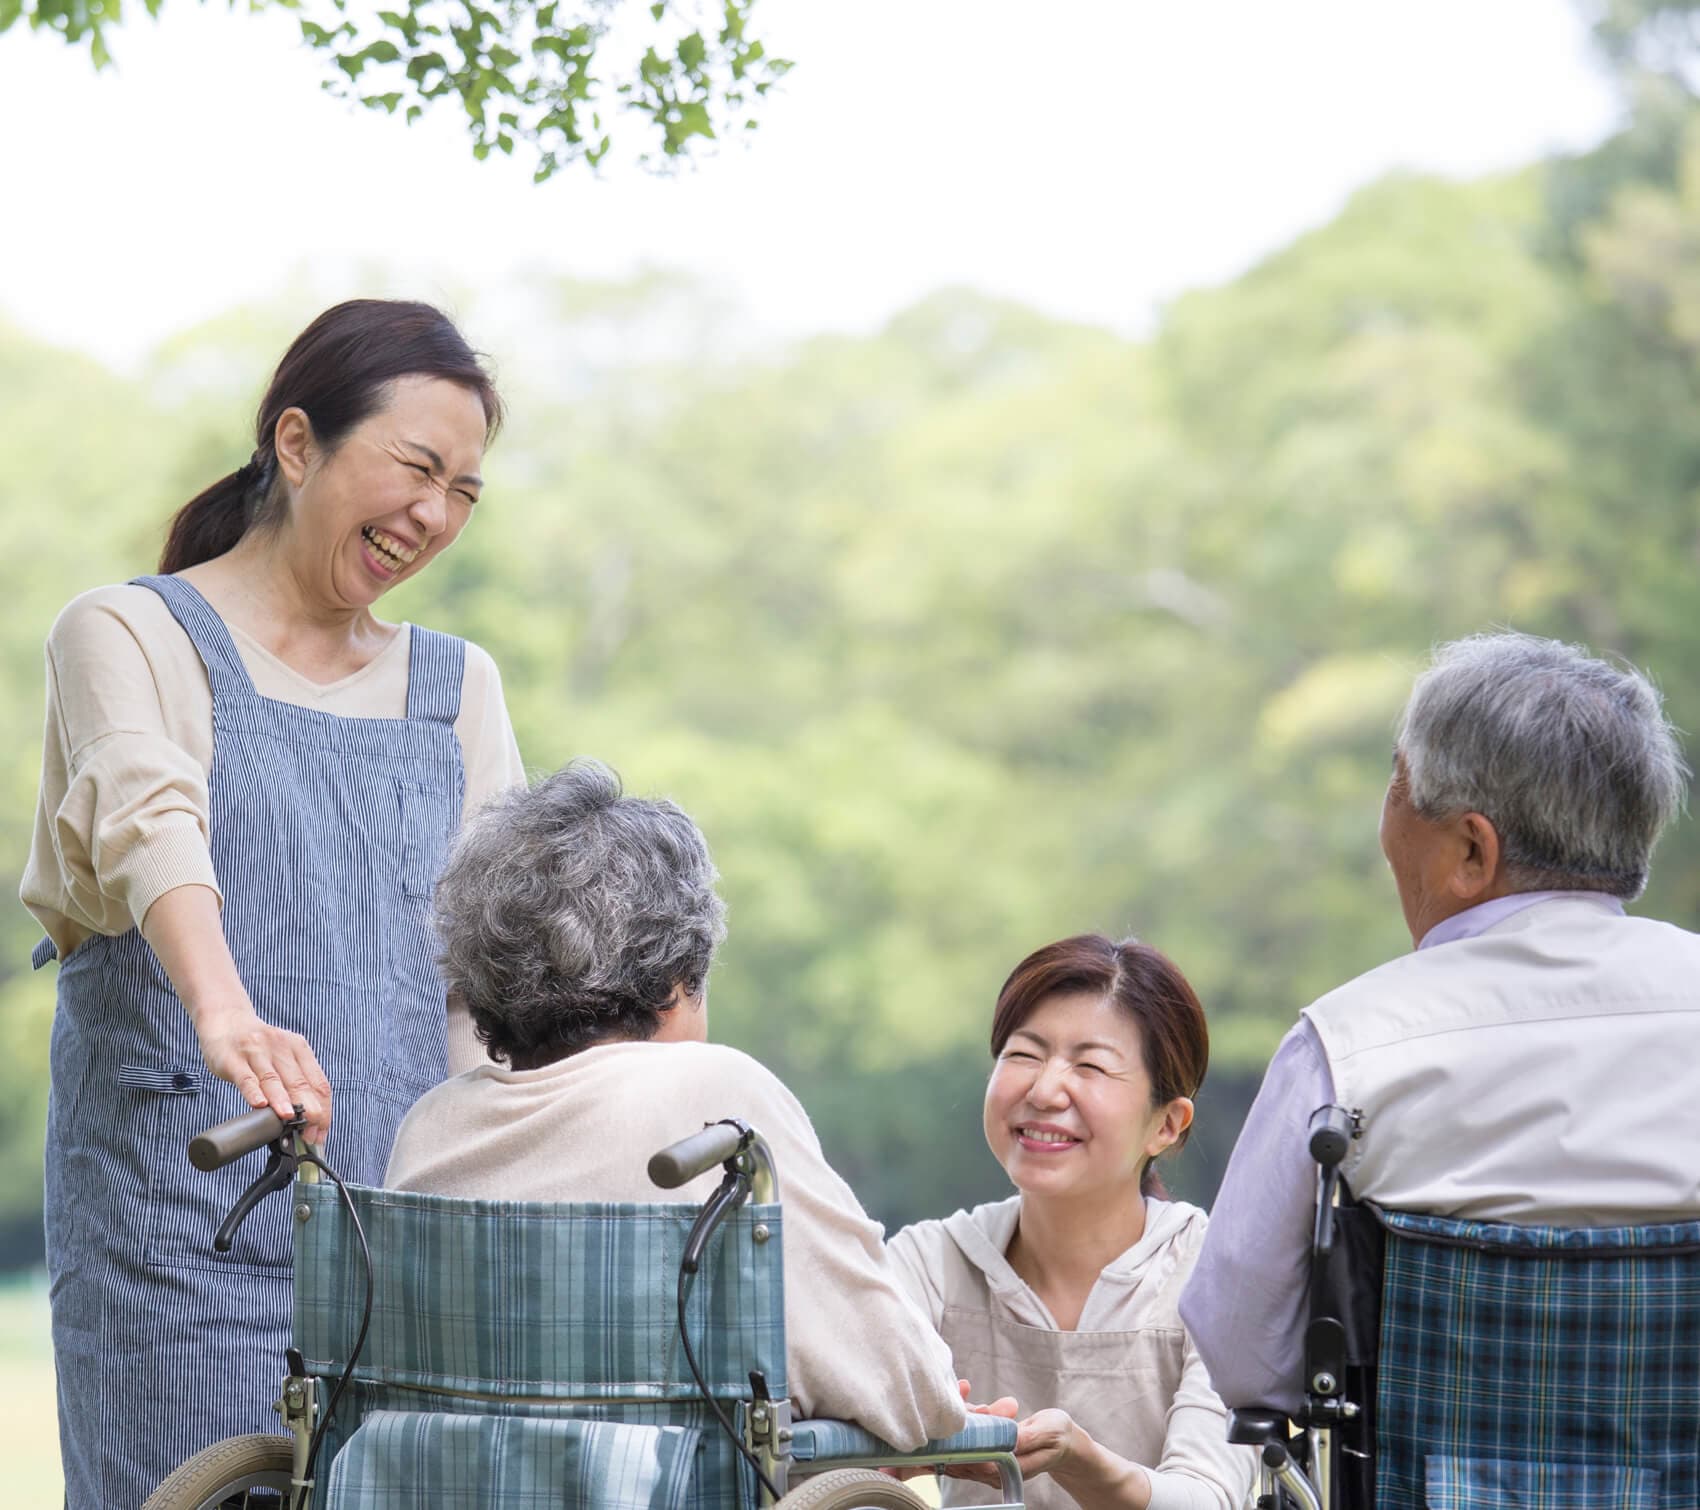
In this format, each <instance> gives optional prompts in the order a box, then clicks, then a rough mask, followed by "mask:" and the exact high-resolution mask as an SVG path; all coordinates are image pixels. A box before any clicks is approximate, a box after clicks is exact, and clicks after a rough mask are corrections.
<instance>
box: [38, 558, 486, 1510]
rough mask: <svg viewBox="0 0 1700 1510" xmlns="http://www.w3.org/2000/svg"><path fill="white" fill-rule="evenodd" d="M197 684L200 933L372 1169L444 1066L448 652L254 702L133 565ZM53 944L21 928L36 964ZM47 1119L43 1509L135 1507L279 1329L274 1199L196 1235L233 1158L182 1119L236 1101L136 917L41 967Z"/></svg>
mask: <svg viewBox="0 0 1700 1510" xmlns="http://www.w3.org/2000/svg"><path fill="white" fill-rule="evenodd" d="M138 581H139V583H140V584H141V585H143V586H146V587H150V588H152V589H153V590H154V591H155V592H157V593H158V594H159V595H160V596H161V597H162V598H163V599H164V600H165V602H166V604H167V606H168V607H169V608H170V610H171V612H172V614H173V616H174V617H175V618H176V619H177V622H178V623H179V624H181V625H182V626H183V629H184V630H185V632H186V633H187V634H188V636H189V638H190V639H191V640H192V641H193V642H194V645H195V648H196V650H197V651H199V652H200V656H201V659H202V661H203V662H204V663H205V665H206V669H207V678H208V681H209V682H210V683H211V687H212V706H213V757H212V767H211V770H210V772H209V774H208V793H209V797H210V821H209V828H210V832H211V838H212V861H213V869H214V873H215V874H216V875H217V876H218V879H219V884H220V886H221V887H222V888H223V890H224V933H225V937H226V939H227V940H228V941H229V944H230V951H231V954H232V955H233V956H234V958H235V961H236V968H237V971H238V972H239V973H240V975H241V977H242V982H243V984H244V985H245V986H246V987H247V988H248V992H249V995H250V996H251V997H252V999H253V1002H254V1006H255V1009H256V1010H257V1011H258V1012H259V1014H260V1016H261V1017H262V1018H263V1019H264V1020H265V1021H267V1022H269V1023H273V1024H276V1025H277V1026H280V1027H285V1028H290V1029H293V1030H294V1031H295V1032H298V1033H301V1034H303V1035H304V1036H305V1037H306V1039H307V1041H308V1042H309V1043H310V1044H311V1045H312V1047H313V1052H314V1053H315V1054H316V1055H317V1056H318V1060H319V1063H320V1065H322V1066H323V1068H324V1071H325V1074H326V1075H327V1077H328V1078H329V1079H330V1082H331V1087H332V1095H333V1113H334V1115H333V1121H332V1126H331V1131H330V1137H329V1141H328V1146H327V1149H326V1156H327V1158H328V1160H329V1161H330V1163H331V1165H332V1167H333V1168H335V1169H336V1170H337V1171H338V1172H339V1173H340V1174H342V1175H343V1176H344V1177H345V1178H348V1179H350V1180H358V1181H361V1182H362V1183H366V1184H373V1185H376V1184H380V1183H381V1182H382V1180H383V1175H384V1165H385V1163H386V1161H387V1160H388V1157H389V1151H390V1145H391V1143H392V1142H393V1141H394V1138H395V1131H396V1128H397V1126H398V1125H399V1124H400V1122H401V1119H402V1116H403V1114H404V1113H405V1112H406V1111H407V1109H408V1107H409V1106H410V1105H411V1104H412V1103H413V1101H414V1100H415V1099H416V1098H417V1097H418V1096H419V1095H420V1094H421V1093H422V1092H423V1091H425V1090H427V1089H429V1088H430V1087H431V1086H433V1085H435V1084H436V1083H437V1082H438V1081H440V1080H442V1079H443V1077H444V1076H445V1074H446V1073H447V1047H446V1044H445V1041H444V1030H445V1002H444V990H443V985H442V981H441V979H440V977H439V975H438V973H437V969H436V965H435V962H434V943H433V937H432V932H431V926H430V896H431V889H432V886H433V884H434V882H435V880H436V877H437V873H438V870H439V869H440V868H441V865H442V861H443V858H444V854H445V852H446V850H447V847H448V843H449V839H450V837H451V835H452V834H453V832H454V830H455V828H456V827H457V825H458V824H459V821H460V812H461V799H462V792H463V789H464V784H465V775H464V769H463V766H462V763H461V752H460V742H459V740H458V739H457V738H456V736H455V731H454V722H455V719H456V717H457V716H458V714H459V711H460V695H461V677H462V672H463V670H464V667H465V657H466V646H465V644H464V643H463V642H462V641H460V640H457V639H453V638H451V637H449V636H447V635H441V634H434V633H432V632H431V631H429V630H425V629H418V628H415V629H414V630H413V631H412V647H411V658H410V660H409V665H408V687H407V716H406V717H405V718H400V719H384V718H339V717H336V716H335V715H332V714H328V713H321V712H319V711H317V710H316V709H312V708H300V707H296V706H294V705H293V704H290V703H284V702H276V701H273V700H272V699H270V698H265V697H261V696H260V695H259V694H258V693H257V692H256V691H255V689H254V684H253V681H252V680H251V679H250V677H249V675H248V672H247V668H246V667H244V666H243V664H242V658H241V656H240V655H239V654H238V653H237V650H236V646H235V644H234V643H233V642H232V640H231V638H230V634H229V631H228V630H227V629H226V628H225V626H224V623H223V621H222V620H221V619H220V618H219V617H218V615H217V614H216V613H215V612H214V611H213V609H212V608H211V606H210V605H209V604H208V603H207V601H206V600H205V599H204V598H203V597H201V595H200V594H199V593H198V592H197V591H196V590H195V589H194V588H192V587H190V586H189V585H188V584H187V583H186V582H183V581H181V580H180V579H178V578H176V577H144V578H139V579H138ZM51 957H52V946H51V945H50V944H47V943H46V941H45V940H44V941H43V946H41V947H39V948H38V949H37V963H38V964H40V963H44V962H45V960H46V959H48V958H51ZM51 1063H52V1088H51V1096H50V1100H49V1106H48V1130H47V1258H48V1268H49V1272H50V1275H51V1281H52V1289H51V1293H52V1301H53V1346H54V1356H55V1361H56V1363H57V1366H58V1388H59V1423H60V1442H61V1446H62V1449H63V1460H64V1468H65V1484H66V1498H67V1503H68V1504H69V1505H70V1506H72V1507H78V1510H80V1507H84V1506H91V1507H92V1506H100V1507H109V1506H110V1507H122V1510H135V1507H137V1506H139V1505H140V1504H141V1502H142V1500H144V1499H145V1498H146V1497H147V1496H148V1494H149V1493H151V1492H152V1490H153V1488H154V1486H155V1485H156V1484H157V1483H158V1482H159V1480H160V1479H162V1478H164V1476H165V1475H166V1474H167V1473H168V1472H169V1471H170V1470H171V1469H172V1468H174V1467H176V1465H177V1464H178V1463H180V1462H182V1461H183V1460H184V1459H185V1458H187V1457H189V1456H190V1455H191V1454H193V1453H195V1452H198V1451H199V1450H200V1449H201V1448H203V1447H205V1446H207V1445H208V1444H209V1443H211V1442H214V1441H217V1440H218V1439H220V1438H222V1437H227V1436H231V1435H235V1434H239V1433H243V1432H256V1431H276V1430H278V1429H279V1423H278V1420H277V1417H276V1416H275V1415H274V1414H273V1412H272V1408H271V1406H272V1401H273V1400H275V1399H276V1398H277V1395H278V1385H279V1383H280V1381H281V1380H282V1378H283V1374H284V1362H283V1351H284V1348H285V1347H286V1346H287V1345H288V1343H289V1332H290V1247H291V1242H290V1230H289V1222H290V1212H291V1203H290V1201H289V1200H288V1199H287V1198H286V1197H283V1196H273V1197H272V1198H271V1199H270V1200H268V1201H266V1202H265V1203H263V1204H262V1205H261V1206H260V1207H259V1208H258V1209H257V1210H256V1211H255V1212H254V1213H253V1215H251V1216H250V1217H249V1218H248V1221H247V1224H246V1226H244V1227H243V1229H242V1231H241V1233H240V1234H239V1235H238V1237H237V1239H236V1245H235V1246H234V1247H233V1248H232V1249H231V1251H230V1253H229V1254H228V1255H226V1256H223V1257H221V1256H219V1255H217V1254H215V1253H214V1252H213V1251H212V1237H213V1233H214V1231H215V1229H216V1228H217V1226H218V1224H219V1222H220V1221H221V1220H222V1219H223V1217H224V1215H225V1213H226V1212H227V1211H228V1210H229V1209H230V1207H231V1206H232V1205H234V1204H235V1202H236V1199H237V1196H238V1195H239V1193H240V1192H241V1191H242V1189H243V1188H245V1186H246V1185H247V1184H248V1182H249V1181H250V1180H251V1179H252V1178H253V1177H254V1176H255V1175H256V1174H258V1172H259V1170H260V1167H261V1162H262V1160H261V1156H260V1155H257V1154H255V1155H250V1156H249V1157H248V1158H245V1159H239V1160H237V1162H236V1163H235V1164H234V1165H232V1166H230V1167H229V1168H226V1169H224V1170H221V1171H219V1172H218V1173H217V1174H211V1175H208V1174H202V1173H200V1172H199V1171H197V1170H195V1169H193V1168H192V1167H191V1166H190V1164H189V1161H188V1156H187V1152H186V1150H187V1145H188V1141H189V1138H190V1136H191V1135H192V1134H193V1133H194V1132H196V1131H197V1130H198V1129H200V1128H203V1127H206V1126H209V1125H210V1124H212V1123H214V1122H217V1121H220V1120H221V1119H223V1118H225V1117H230V1116H234V1115H236V1114H237V1113H239V1112H242V1111H245V1110H246V1109H247V1103H246V1102H245V1101H244V1100H243V1099H242V1097H241V1096H240V1095H239V1094H238V1093H237V1092H236V1090H235V1089H234V1087H232V1086H229V1085H227V1084H225V1082H224V1081H222V1080H219V1079H217V1078H215V1077H214V1076H212V1075H210V1074H209V1073H208V1072H207V1070H206V1067H205V1065H204V1063H203V1062H202V1059H201V1055H200V1049H199V1046H198V1044H197V1041H196V1038H195V1033H194V1030H193V1028H192V1027H191V1025H190V1022H189V1018H188V1015H187V1014H186V1013H185V1012H184V1010H183V1007H182V1005H181V1004H180V1003H179V1001H178V999H177V996H176V994H175V993H174V992H173V991H172V988H171V984H170V982H169V981H168V980H167V979H166V976H165V973H164V971H163V970H162V969H161V968H160V965H159V962H158V960H157V959H156V958H155V957H154V954H153V951H152V950H151V949H149V948H148V946H147V944H146V943H145V942H144V941H143V939H142V937H141V935H140V933H139V932H137V931H136V930H135V929H131V930H130V932H128V933H125V934H121V935H119V936H117V937H108V936H105V935H100V934H97V935H94V936H93V937H91V938H89V939H87V940H85V941H84V942H83V943H82V944H80V945H79V946H78V947H77V948H76V949H74V950H73V951H72V952H71V954H70V956H69V957H68V958H67V959H66V960H65V961H64V963H63V965H62V966H61V968H60V971H59V1001H58V1010H57V1012H56V1013H55V1016H54V1019H53V1037H52V1056H51Z"/></svg>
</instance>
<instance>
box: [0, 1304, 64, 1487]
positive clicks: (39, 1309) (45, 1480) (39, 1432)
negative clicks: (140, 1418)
mask: <svg viewBox="0 0 1700 1510" xmlns="http://www.w3.org/2000/svg"><path fill="white" fill-rule="evenodd" d="M0 1400H4V1401H5V1402H6V1409H5V1410H3V1411H0V1461H4V1462H5V1464H6V1466H7V1474H6V1477H7V1486H6V1496H5V1499H6V1504H7V1505H8V1506H11V1507H15V1510H59V1507H60V1506H61V1505H63V1503H64V1500H65V1487H64V1481H63V1480H62V1479H61V1478H60V1477H59V1427H58V1425H57V1423H56V1421H55V1418H54V1411H53V1349H52V1347H51V1346H50V1344H49V1342H48V1333H47V1278H46V1276H45V1275H40V1274H34V1275H28V1276H24V1277H15V1276H14V1277H8V1278H6V1279H4V1280H0Z"/></svg>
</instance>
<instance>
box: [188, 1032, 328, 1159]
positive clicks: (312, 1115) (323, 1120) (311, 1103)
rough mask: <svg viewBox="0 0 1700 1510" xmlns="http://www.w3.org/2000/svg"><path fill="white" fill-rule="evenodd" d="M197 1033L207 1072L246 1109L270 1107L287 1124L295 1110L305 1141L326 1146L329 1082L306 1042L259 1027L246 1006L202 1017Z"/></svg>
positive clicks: (298, 1035)
mask: <svg viewBox="0 0 1700 1510" xmlns="http://www.w3.org/2000/svg"><path fill="white" fill-rule="evenodd" d="M196 1030H197V1032H198V1034H199V1036H200V1041H201V1057H202V1058H203V1059H205V1060H206V1063H207V1068H208V1069H210V1070H211V1071H212V1072H213V1073H214V1074H215V1075H217V1076H218V1077H219V1078H220V1079H222V1080H228V1081H229V1082H230V1083H231V1084H232V1085H234V1086H235V1087H236V1089H237V1090H238V1091H240V1092H241V1093H242V1096H243V1098H244V1099H245V1100H246V1101H247V1102H248V1104H249V1105H250V1106H255V1107H259V1106H269V1107H270V1108H271V1109H272V1110H273V1111H274V1112H275V1113H276V1114H277V1115H278V1116H279V1117H281V1118H282V1119H283V1120H284V1121H286V1122H287V1121H288V1120H289V1119H290V1118H291V1117H293V1116H294V1115H295V1108H296V1107H297V1106H299V1107H300V1108H301V1109H302V1112H303V1114H304V1115H305V1116H306V1119H307V1128H306V1133H307V1138H308V1140H309V1141H310V1142H314V1143H322V1142H323V1141H324V1138H325V1134H326V1132H327V1131H329V1129H330V1122H331V1087H330V1081H329V1080H328V1079H326V1078H325V1072H324V1071H323V1070H322V1069H321V1068H320V1067H319V1061H318V1059H317V1057H316V1056H315V1055H314V1053H313V1049H312V1046H311V1045H310V1044H309V1043H308V1042H307V1040H306V1039H305V1038H303V1037H302V1036H301V1035H300V1034H299V1033H291V1032H289V1031H287V1030H286V1029H283V1028H274V1027H272V1026H270V1025H269V1024H267V1023H264V1022H262V1021H261V1020H260V1018H259V1015H258V1014H257V1013H256V1012H255V1011H254V1009H253V1008H252V1007H251V1006H248V1005H246V1004H245V1003H244V1004H241V1005H240V1006H238V1007H235V1008H231V1009H227V1010H226V1011H223V1012H218V1013H206V1012H203V1013H202V1014H201V1015H200V1016H199V1017H198V1018H197V1020H196Z"/></svg>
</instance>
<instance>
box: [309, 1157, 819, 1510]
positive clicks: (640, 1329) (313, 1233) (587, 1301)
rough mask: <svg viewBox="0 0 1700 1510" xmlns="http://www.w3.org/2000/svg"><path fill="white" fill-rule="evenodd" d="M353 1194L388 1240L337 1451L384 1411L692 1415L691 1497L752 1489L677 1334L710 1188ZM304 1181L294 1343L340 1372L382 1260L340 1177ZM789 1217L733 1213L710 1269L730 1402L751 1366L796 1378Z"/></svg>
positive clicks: (692, 1322) (711, 1356)
mask: <svg viewBox="0 0 1700 1510" xmlns="http://www.w3.org/2000/svg"><path fill="white" fill-rule="evenodd" d="M349 1193H350V1195H351V1196H352V1198H353V1200H354V1204H355V1208H356V1210H357V1211H358V1212H359V1214H360V1221H361V1225H362V1226H363V1227H364V1228H365V1232H366V1240H367V1243H368V1245H369V1247H370V1249H371V1254H372V1270H373V1280H374V1288H373V1301H372V1322H371V1330H370V1332H369V1334H368V1337H367V1341H366V1345H365V1347H364V1348H363V1349H362V1351H361V1354H360V1360H359V1365H358V1367H357V1369H356V1371H355V1375H354V1381H355V1382H354V1383H353V1384H352V1385H351V1387H350V1389H349V1392H348V1395H347V1396H345V1400H344V1404H343V1405H342V1406H341V1407H340V1408H339V1409H338V1411H337V1419H336V1422H335V1424H334V1425H333V1427H332V1428H331V1431H330V1432H328V1433H327V1438H326V1449H325V1450H326V1452H328V1453H334V1452H335V1451H336V1450H338V1449H339V1448H340V1446H341V1444H342V1442H344V1441H346V1440H347V1438H348V1436H349V1435H350V1434H351V1433H352V1432H353V1431H354V1429H355V1428H356V1427H357V1426H358V1425H359V1423H360V1422H361V1420H362V1419H364V1417H365V1416H366V1415H367V1413H369V1412H371V1411H406V1412H413V1413H426V1414H430V1413H439V1412H448V1413H454V1414H459V1415H485V1416H490V1417H510V1416H524V1417H532V1418H537V1419H545V1420H588V1421H624V1422H632V1423H637V1424H643V1425H651V1426H680V1427H687V1428H696V1429H697V1430H698V1432H699V1438H698V1446H697V1453H698V1466H697V1470H696V1472H695V1474H694V1475H693V1478H692V1489H691V1494H690V1497H689V1500H688V1505H689V1507H690V1510H732V1507H733V1506H735V1505H737V1504H738V1503H740V1502H741V1500H742V1498H743V1496H744V1494H746V1493H747V1488H745V1487H743V1473H742V1471H741V1470H740V1469H739V1467H738V1466H737V1459H736V1457H735V1456H734V1454H733V1452H732V1449H731V1447H730V1445H729V1444H727V1443H726V1442H725V1440H724V1437H723V1434H722V1433H721V1432H720V1431H719V1430H718V1428H717V1427H716V1426H715V1424H714V1420H713V1417H712V1415H711V1414H710V1413H709V1410H708V1407H707V1406H706V1405H705V1404H704V1402H703V1401H702V1399H701V1395H700V1392H699V1391H698V1389H697V1387H696V1384H695V1382H694V1381H693V1380H692V1378H691V1375H690V1371H689V1369H688V1367H687V1366H686V1363H685V1357H684V1353H683V1350H682V1349H681V1347H680V1344H679V1331H678V1313H677V1301H676V1284H677V1277H678V1270H679V1257H680V1254H681V1253H682V1252H683V1250H684V1245H685V1238H686V1235H687V1233H688V1232H689V1230H690V1226H691V1223H692V1222H693V1221H694V1220H695V1219H696V1214H697V1208H696V1207H695V1206H690V1205H639V1204H608V1203H582V1204H580V1203H564V1202H563V1203H530V1202H520V1201H479V1200H463V1199H458V1198H454V1197H449V1196H434V1195H420V1194H415V1193H411V1192H402V1191H393V1190H374V1189H369V1188H365V1187H361V1186H350V1187H349ZM293 1195H294V1199H295V1202H296V1217H297V1220H296V1223H295V1345H296V1347H297V1348H299V1349H300V1351H301V1353H302V1355H303V1357H304V1358H305V1359H306V1360H307V1368H308V1371H309V1372H310V1373H312V1374H314V1375H316V1376H318V1377H319V1378H321V1379H322V1380H324V1381H326V1387H327V1389H328V1387H329V1385H330V1384H331V1383H332V1382H334V1380H335V1379H336V1378H337V1377H338V1376H339V1375H340V1374H341V1372H342V1370H343V1368H344V1366H345V1365H346V1364H347V1361H348V1353H349V1350H350V1348H351V1347H352V1345H353V1343H354V1339H355V1337H356V1336H357V1335H358V1333H359V1329H360V1316H361V1309H362V1305H363V1302H364V1299H365V1293H366V1281H365V1269H364V1265H363V1263H362V1261H361V1256H360V1244H359V1239H358V1237H357V1235H356V1233H355V1231H354V1228H353V1224H352V1223H351V1222H350V1221H349V1220H348V1216H347V1213H346V1212H345V1211H344V1210H343V1208H342V1205H341V1202H340V1201H339V1200H338V1198H337V1192H336V1189H335V1187H334V1186H332V1185H330V1184H328V1183H312V1184H305V1183H304V1184H298V1185H296V1186H295V1187H294V1192H293ZM782 1223H783V1218H782V1216H781V1212H780V1208H779V1207H778V1206H746V1207H745V1208H744V1209H743V1210H741V1211H738V1212H736V1213H735V1214H733V1215H732V1216H731V1217H729V1218H727V1220H726V1222H725V1223H724V1224H723V1225H722V1227H721V1228H720V1231H719V1233H718V1234H717V1235H716V1237H715V1238H714V1241H713V1242H712V1244H711V1245H710V1247H709V1249H708V1252H707V1254H706V1255H705V1257H704V1260H703V1264H702V1268H701V1271H700V1272H699V1273H698V1275H697V1276H696V1279H695V1281H694V1284H693V1288H692V1292H691V1296H690V1300H689V1303H688V1306H687V1312H686V1314H687V1317H688V1321H689V1326H690V1334H691V1344H692V1348H693V1350H694V1352H695V1355H696V1359H697V1364H698V1366H699V1367H700V1369H701V1370H702V1374H703V1377H704V1379H705V1380H706V1381H707V1383H708V1386H709V1391H710V1393H711V1394H712V1395H714V1396H715V1398H716V1399H718V1400H721V1401H723V1402H726V1403H725V1405H724V1408H725V1409H727V1410H728V1412H729V1413H733V1414H735V1413H736V1409H737V1407H736V1405H735V1403H734V1402H737V1401H739V1400H741V1399H744V1398H746V1397H747V1396H748V1394H749V1389H750V1385H749V1374H750V1371H751V1370H752V1369H757V1370H760V1371H761V1372H762V1373H763V1374H764V1375H765V1376H766V1378H767V1381H768V1387H769V1389H770V1391H771V1392H772V1394H773V1395H774V1396H775V1397H782V1396H783V1395H784V1394H786V1393H787V1388H788V1386H787V1381H786V1375H785V1320H784V1289H783V1282H782V1272H781V1254H782V1248H783V1241H782ZM763 1232H764V1233H765V1236H759V1235H758V1234H759V1233H763ZM492 1426H494V1422H492ZM328 1466H329V1465H328V1462H327V1463H325V1464H322V1465H321V1469H320V1472H321V1473H323V1472H324V1471H325V1469H326V1468H327V1467H328Z"/></svg>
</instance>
